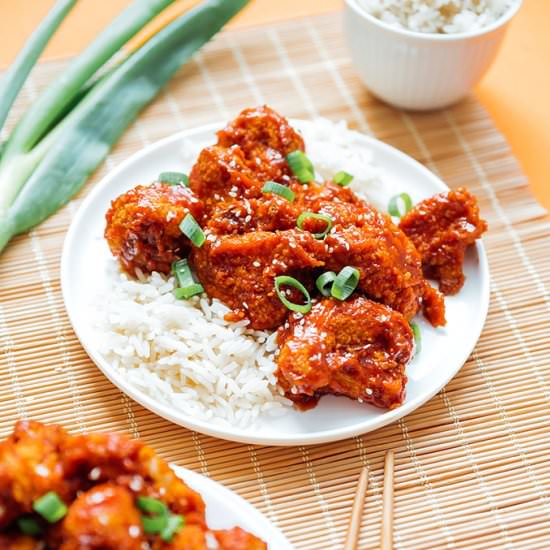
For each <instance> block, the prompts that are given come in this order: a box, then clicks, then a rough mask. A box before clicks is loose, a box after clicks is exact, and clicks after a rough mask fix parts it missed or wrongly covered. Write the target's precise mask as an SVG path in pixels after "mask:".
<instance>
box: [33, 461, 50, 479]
mask: <svg viewBox="0 0 550 550" xmlns="http://www.w3.org/2000/svg"><path fill="white" fill-rule="evenodd" d="M34 471H35V472H36V474H37V475H39V476H40V477H47V476H48V475H49V473H50V470H49V468H47V467H46V466H44V464H37V465H36V467H35V468H34Z"/></svg>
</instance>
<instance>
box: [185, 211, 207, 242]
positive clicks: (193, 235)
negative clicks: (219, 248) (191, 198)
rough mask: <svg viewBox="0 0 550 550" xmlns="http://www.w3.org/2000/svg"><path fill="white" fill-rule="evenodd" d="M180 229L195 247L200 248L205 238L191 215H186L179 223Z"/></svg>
mask: <svg viewBox="0 0 550 550" xmlns="http://www.w3.org/2000/svg"><path fill="white" fill-rule="evenodd" d="M180 229H181V232H182V233H183V234H184V235H185V236H186V237H187V238H188V239H189V240H190V241H191V242H192V243H193V244H194V245H195V246H196V247H198V248H200V247H201V246H202V245H203V244H204V241H205V240H206V237H205V235H204V232H203V230H202V229H201V226H200V225H199V224H198V223H197V220H195V218H194V217H193V215H192V214H187V215H186V216H185V218H183V221H182V222H181V223H180Z"/></svg>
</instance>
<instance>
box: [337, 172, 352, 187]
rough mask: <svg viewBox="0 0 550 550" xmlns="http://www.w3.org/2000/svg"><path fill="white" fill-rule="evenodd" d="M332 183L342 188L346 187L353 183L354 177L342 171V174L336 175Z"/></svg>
mask: <svg viewBox="0 0 550 550" xmlns="http://www.w3.org/2000/svg"><path fill="white" fill-rule="evenodd" d="M332 181H333V182H334V183H336V184H338V185H341V186H342V187H345V186H346V185H349V184H350V183H351V182H352V181H353V176H352V175H351V174H348V172H344V170H341V171H340V172H337V173H336V174H334V177H333V178H332Z"/></svg>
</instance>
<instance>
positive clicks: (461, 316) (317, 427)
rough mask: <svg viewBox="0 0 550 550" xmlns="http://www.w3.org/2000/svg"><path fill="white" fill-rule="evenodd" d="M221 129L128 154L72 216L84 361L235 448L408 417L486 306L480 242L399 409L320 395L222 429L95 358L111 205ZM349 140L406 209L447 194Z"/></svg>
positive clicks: (73, 284) (72, 294)
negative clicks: (308, 403) (93, 306)
mask: <svg viewBox="0 0 550 550" xmlns="http://www.w3.org/2000/svg"><path fill="white" fill-rule="evenodd" d="M294 123H295V124H297V125H298V126H300V125H304V124H308V123H307V122H300V121H294ZM221 127H222V124H216V125H211V126H208V127H201V128H197V129H194V130H190V131H186V132H182V133H179V134H176V135H173V136H171V137H168V138H166V139H164V140H162V141H159V142H157V143H155V144H153V145H151V146H149V147H147V148H145V149H143V150H142V151H140V152H139V153H136V154H135V155H133V156H132V157H131V158H129V159H128V160H127V161H125V162H124V163H122V164H121V165H120V166H118V167H117V168H116V169H115V170H113V171H112V172H111V173H110V174H108V175H107V176H106V177H105V178H104V179H103V180H102V181H101V182H100V183H99V184H98V185H97V186H96V187H95V189H94V190H93V191H92V192H91V193H90V195H89V196H88V197H87V198H86V199H85V201H84V202H83V204H82V206H81V207H80V209H79V211H78V213H77V214H76V216H75V217H74V219H73V222H72V224H71V227H70V229H69V232H68V234H67V238H66V241H65V245H64V250H63V257H62V266H61V283H62V289H63V297H64V300H65V305H66V307H67V311H68V313H69V317H70V319H71V322H72V325H73V327H74V330H75V332H76V334H77V336H78V338H79V339H80V341H81V343H82V345H83V346H84V348H85V349H86V351H87V352H88V354H89V355H90V357H91V358H92V360H93V361H94V362H95V363H96V365H97V366H98V367H99V368H100V369H101V370H102V371H103V373H104V374H105V375H106V376H107V377H108V378H109V379H110V380H111V381H112V382H113V383H114V384H115V385H116V386H118V387H119V388H120V389H121V390H122V391H123V392H125V393H126V394H128V395H129V396H130V397H132V398H133V399H135V400H136V401H137V402H139V403H140V404H141V405H143V406H144V407H146V408H148V409H150V410H151V411H153V412H155V413H157V414H158V415H160V416H163V417H164V418H167V419H168V420H171V421H172V422H175V423H176V424H180V425H182V426H185V427H187V428H190V429H193V430H196V431H198V432H202V433H205V434H208V435H212V436H215V437H220V438H224V439H230V440H234V441H240V442H243V443H256V444H264V445H305V444H313V443H323V442H328V441H335V440H339V439H344V438H346V437H351V436H355V435H359V434H363V433H366V432H369V431H372V430H375V429H376V428H379V427H381V426H384V425H386V424H389V423H390V422H393V421H395V420H397V419H399V418H401V417H403V416H405V415H406V414H408V413H410V412H411V411H414V410H415V409H416V408H417V407H419V406H420V405H422V404H423V403H424V402H426V401H427V400H428V399H430V398H431V397H432V396H433V395H435V394H436V393H437V392H438V391H439V390H440V389H441V388H442V387H443V386H444V385H445V384H446V383H447V382H448V381H449V380H450V379H451V378H452V377H453V376H454V375H455V374H456V373H457V372H458V370H459V369H460V368H461V367H462V365H463V364H464V362H465V361H466V359H467V358H468V356H469V354H470V353H471V351H472V349H473V348H474V346H475V344H476V342H477V340H478V338H479V335H480V333H481V330H482V328H483V324H484V321H485V317H486V315H487V309H488V303H489V272H488V265H487V259H486V256H485V252H484V248H483V245H482V244H481V243H480V242H479V243H478V244H477V245H476V246H475V247H473V248H471V249H470V250H469V251H468V253H467V256H466V261H465V264H464V271H465V274H466V284H465V285H464V288H463V289H462V290H461V291H460V293H459V294H457V295H456V296H450V297H448V298H447V299H446V308H447V325H446V327H445V328H438V329H434V328H432V327H431V326H430V325H429V324H428V323H426V322H425V321H424V320H423V319H419V320H418V322H419V324H420V326H421V330H422V351H421V353H420V354H419V355H418V356H417V357H415V359H414V360H413V361H412V362H411V363H410V364H409V365H408V367H407V376H408V377H409V382H408V384H407V398H406V401H405V403H404V404H403V405H402V406H401V407H399V408H397V409H394V410H392V411H384V410H381V409H377V408H374V407H371V406H368V405H362V404H359V403H356V402H353V401H351V400H348V399H346V398H343V397H334V396H326V397H323V399H321V401H320V404H319V405H318V406H317V407H316V408H314V409H312V410H310V411H307V412H300V411H297V410H291V411H289V412H288V413H287V414H286V415H284V416H282V417H280V418H275V419H274V418H271V417H269V418H265V419H262V418H261V419H260V421H259V422H258V423H257V424H256V425H255V426H254V427H253V428H248V429H240V428H238V427H236V426H230V425H227V426H220V425H219V424H214V423H212V422H208V421H204V420H201V419H197V418H194V417H192V416H189V415H186V414H184V413H183V412H181V411H178V410H175V409H174V408H172V407H170V406H169V405H167V404H166V403H163V402H160V401H157V400H155V399H153V398H152V397H151V396H149V395H147V394H145V393H144V392H143V391H141V390H139V389H137V388H136V387H134V386H133V385H131V384H130V383H129V382H128V381H127V380H126V379H125V378H124V377H122V376H121V375H120V374H119V372H118V371H117V370H116V369H115V368H113V367H112V366H111V365H110V364H109V362H108V361H106V359H105V358H104V357H103V356H102V355H101V354H100V353H99V352H98V350H97V349H96V346H95V345H94V340H96V339H95V338H94V335H93V331H94V328H93V326H92V323H91V321H90V318H91V316H90V314H89V301H90V296H93V295H94V294H95V293H96V292H97V291H98V289H99V288H100V286H101V285H102V283H103V280H104V278H105V273H106V271H107V270H106V264H107V262H109V261H111V255H110V252H109V249H108V247H107V244H106V242H105V240H104V238H103V231H104V228H105V212H106V211H107V209H108V207H109V204H110V201H111V200H112V199H114V198H115V197H117V196H118V195H119V194H121V193H123V192H125V191H127V190H128V189H130V188H132V187H134V186H135V185H137V184H144V183H148V182H150V181H153V180H154V179H155V178H156V177H157V175H158V174H159V173H160V172H163V171H166V170H178V169H179V170H181V169H182V166H181V162H179V160H178V159H181V156H182V153H181V150H182V147H183V146H184V143H186V142H187V140H193V141H196V142H201V143H208V142H211V143H212V142H214V141H215V135H214V133H215V130H216V129H218V128H221ZM350 136H352V137H351V139H352V143H353V146H354V147H360V148H365V149H366V150H370V151H371V152H372V155H373V162H374V163H375V164H376V165H377V166H379V167H381V168H382V169H383V171H384V178H385V180H386V181H388V182H389V183H391V184H393V185H394V186H395V185H396V184H397V185H398V187H399V188H400V189H401V190H402V191H407V192H408V193H409V195H411V197H412V199H413V201H414V202H417V201H419V200H421V199H423V198H426V197H428V196H430V195H433V194H435V193H438V192H441V191H444V190H446V189H447V187H446V186H445V184H444V183H443V182H442V181H441V180H440V179H439V178H437V177H436V176H435V175H434V174H432V173H431V172H430V171H429V170H427V169H426V168H425V167H423V166H422V165H421V164H419V163H418V162H416V161H415V160H413V159H411V158H410V157H408V156H407V155H405V154H404V153H402V152H400V151H398V150H397V149H395V148H393V147H390V146H389V145H387V144H385V143H382V142H380V141H378V140H376V139H373V138H370V137H367V136H365V135H363V134H359V133H357V132H350Z"/></svg>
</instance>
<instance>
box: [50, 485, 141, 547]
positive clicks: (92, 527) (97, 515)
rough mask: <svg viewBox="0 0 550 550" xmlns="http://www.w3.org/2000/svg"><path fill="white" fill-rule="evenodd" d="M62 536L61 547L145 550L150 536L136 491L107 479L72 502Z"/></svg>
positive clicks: (64, 522) (64, 521)
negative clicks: (135, 496)
mask: <svg viewBox="0 0 550 550" xmlns="http://www.w3.org/2000/svg"><path fill="white" fill-rule="evenodd" d="M61 540H62V542H61V544H60V546H59V550H84V549H85V550H142V548H143V545H144V543H145V540H146V539H145V537H144V534H143V527H142V523H141V515H140V513H139V511H138V509H137V508H136V506H135V504H134V497H133V495H132V494H131V493H130V491H128V490H127V489H125V488H123V487H120V486H117V485H115V484H112V483H105V484H102V485H97V486H95V487H94V488H93V489H90V490H89V491H86V492H84V493H81V494H80V495H79V496H78V497H77V498H76V500H75V501H74V502H73V503H72V504H71V506H70V508H69V512H68V514H67V516H66V517H65V519H64V520H63V526H62V534H61Z"/></svg>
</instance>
